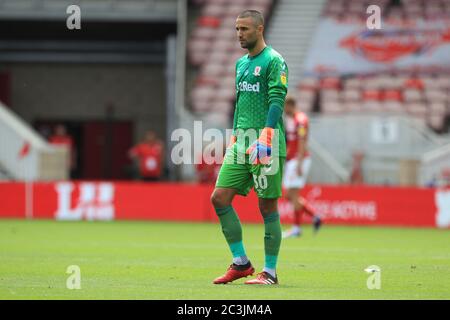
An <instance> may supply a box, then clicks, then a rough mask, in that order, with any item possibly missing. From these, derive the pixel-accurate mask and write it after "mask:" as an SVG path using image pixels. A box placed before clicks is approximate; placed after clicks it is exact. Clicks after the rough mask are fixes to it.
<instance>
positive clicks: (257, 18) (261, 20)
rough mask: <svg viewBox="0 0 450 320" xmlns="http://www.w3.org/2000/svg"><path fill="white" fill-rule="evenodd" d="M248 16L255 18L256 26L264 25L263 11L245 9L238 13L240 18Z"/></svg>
mask: <svg viewBox="0 0 450 320" xmlns="http://www.w3.org/2000/svg"><path fill="white" fill-rule="evenodd" d="M248 17H251V18H252V19H253V22H254V23H255V26H259V25H262V26H263V25H264V16H263V15H262V13H261V12H259V11H256V10H245V11H242V12H241V13H240V14H239V15H238V18H248Z"/></svg>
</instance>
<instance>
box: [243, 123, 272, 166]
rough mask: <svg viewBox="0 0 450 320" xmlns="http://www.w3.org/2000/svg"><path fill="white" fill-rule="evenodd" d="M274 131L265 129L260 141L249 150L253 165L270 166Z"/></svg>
mask: <svg viewBox="0 0 450 320" xmlns="http://www.w3.org/2000/svg"><path fill="white" fill-rule="evenodd" d="M273 134H274V129H273V128H270V127H265V128H264V129H263V130H262V132H261V135H260V136H259V138H258V140H256V141H255V142H253V144H252V145H251V146H250V147H249V148H248V149H247V152H246V153H247V154H249V155H250V163H252V164H269V161H270V155H271V154H272V137H273Z"/></svg>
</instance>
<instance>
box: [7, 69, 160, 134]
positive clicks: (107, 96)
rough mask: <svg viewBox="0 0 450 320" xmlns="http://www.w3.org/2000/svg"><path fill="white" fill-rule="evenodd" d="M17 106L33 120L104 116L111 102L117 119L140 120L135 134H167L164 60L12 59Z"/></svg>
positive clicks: (14, 103)
mask: <svg viewBox="0 0 450 320" xmlns="http://www.w3.org/2000/svg"><path fill="white" fill-rule="evenodd" d="M0 71H6V72H8V73H10V74H11V78H12V80H11V82H12V83H11V88H12V89H11V90H12V92H11V108H12V110H14V111H15V112H16V113H17V114H19V115H20V116H21V117H23V118H24V119H25V120H26V121H28V122H30V123H31V122H33V121H34V120H36V119H46V120H58V119H67V120H76V121H80V120H81V121H82V120H99V119H103V118H105V112H106V105H107V104H108V102H112V103H113V105H114V106H115V115H114V116H115V119H117V120H131V121H133V122H134V129H135V130H134V139H135V140H139V139H140V138H141V137H142V136H143V134H144V132H145V131H146V130H147V129H150V128H151V129H154V130H156V132H157V133H158V135H159V136H160V137H161V138H163V139H165V135H166V133H165V128H166V79H165V69H164V66H163V65H148V64H146V65H143V64H138V65H117V64H114V65H112V64H111V65H108V64H59V63H52V64H49V63H33V64H7V65H3V66H1V67H0Z"/></svg>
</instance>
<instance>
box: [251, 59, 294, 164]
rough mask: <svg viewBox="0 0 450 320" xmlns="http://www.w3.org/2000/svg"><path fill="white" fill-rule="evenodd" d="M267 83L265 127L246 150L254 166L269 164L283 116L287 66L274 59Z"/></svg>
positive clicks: (280, 60)
mask: <svg viewBox="0 0 450 320" xmlns="http://www.w3.org/2000/svg"><path fill="white" fill-rule="evenodd" d="M267 83H268V95H269V101H268V103H269V111H268V114H267V120H266V125H265V128H264V129H263V130H262V132H261V135H260V136H259V138H258V140H256V141H255V142H254V143H253V144H252V145H251V146H250V147H249V148H248V149H247V153H248V154H250V161H251V162H252V163H256V164H257V163H263V164H266V163H268V162H269V159H270V156H271V154H272V138H273V135H274V134H275V127H276V125H277V123H278V121H279V120H280V119H281V116H282V114H283V107H284V99H285V97H286V94H287V66H286V63H284V61H283V60H282V59H280V58H275V59H273V60H272V61H271V62H270V64H269V70H268V73H267Z"/></svg>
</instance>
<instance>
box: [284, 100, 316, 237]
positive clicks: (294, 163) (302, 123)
mask: <svg viewBox="0 0 450 320" xmlns="http://www.w3.org/2000/svg"><path fill="white" fill-rule="evenodd" d="M284 115H285V130H286V147H287V155H286V165H285V168H284V176H283V188H284V189H286V197H287V198H288V200H289V202H291V204H292V207H293V208H294V223H293V226H292V228H291V229H290V230H288V231H286V232H283V238H289V237H299V236H300V235H301V233H302V232H301V228H300V225H301V222H302V217H303V214H307V215H309V216H311V217H312V219H313V220H312V221H313V228H314V232H317V231H318V230H319V228H320V226H321V223H322V221H321V219H320V217H319V216H318V215H316V213H315V210H314V208H312V207H311V206H310V205H309V203H308V202H307V201H306V199H305V198H303V197H301V196H300V190H301V189H302V188H303V187H304V186H305V184H306V180H307V178H308V173H309V169H310V167H311V157H310V154H309V151H308V130H309V120H308V116H307V115H306V114H305V113H303V112H300V111H297V110H296V101H295V99H294V98H293V97H291V96H288V97H286V100H285V105H284Z"/></svg>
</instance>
